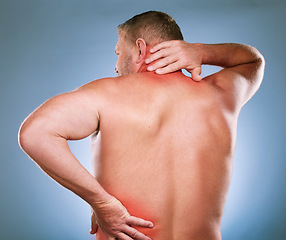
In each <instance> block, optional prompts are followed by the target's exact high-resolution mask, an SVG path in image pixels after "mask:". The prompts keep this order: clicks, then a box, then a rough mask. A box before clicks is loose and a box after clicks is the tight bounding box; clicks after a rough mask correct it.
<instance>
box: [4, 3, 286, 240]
mask: <svg viewBox="0 0 286 240" xmlns="http://www.w3.org/2000/svg"><path fill="white" fill-rule="evenodd" d="M147 10H161V11H165V12H167V13H169V14H170V15H171V16H173V17H174V18H175V20H176V21H177V22H178V24H179V25H180V26H181V29H182V31H183V34H184V37H185V39H186V40H187V41H189V42H203V43H220V42H240V43H245V44H249V45H252V46H255V47H256V48H258V49H259V50H260V51H261V52H262V54H263V55H264V56H265V59H266V71H265V77H264V81H263V83H262V86H261V88H260V90H259V91H258V92H257V94H256V95H255V97H254V98H252V99H251V100H250V101H249V103H248V104H247V105H246V106H245V107H244V109H243V111H242V112H241V115H240V117H239V124H238V135H237V145H236V153H235V159H234V170H233V178H232V183H231V186H230V190H229V195H228V198H227V203H226V207H225V214H224V218H223V223H222V236H223V239H224V240H239V239H241V240H256V239H259V240H284V239H286V205H285V202H286V187H285V182H286V174H285V169H286V161H285V160H286V159H285V155H286V146H285V142H286V141H285V140H286V138H285V134H286V127H285V123H286V121H285V120H286V119H285V116H286V111H285V103H286V101H285V100H286V94H285V92H286V81H285V74H284V70H285V56H286V47H285V43H286V31H285V30H286V27H285V22H286V14H285V12H286V1H282V0H281V1H277V0H200V1H195V0H173V1H165V0H158V1H155V0H145V1H127V0H121V1H116V0H105V1H99V0H98V1H96V0H82V1H79V0H0V57H1V58H0V81H1V84H0V107H1V118H0V121H1V124H0V128H1V134H2V137H1V138H0V148H1V149H0V161H1V162H0V163H1V165H0V239H3V240H16V239H24V240H34V239H35V240H46V239H47V240H48V239H49V240H50V239H59V240H66V239H69V240H82V239H95V237H94V236H90V235H89V224H90V210H89V206H88V205H87V204H86V203H85V202H83V201H82V200H81V199H80V198H79V197H77V196H76V195H74V194H72V193H71V192H69V191H68V190H66V189H64V188H63V187H61V186H60V185H58V184H56V183H55V182H54V181H53V180H51V179H50V178H49V177H47V175H46V174H44V173H43V172H42V171H40V169H39V168H38V167H37V166H36V164H35V163H34V162H32V161H31V160H29V158H28V157H27V156H26V155H25V154H24V153H23V152H22V151H21V149H20V148H19V146H18V142H17V132H18V129H19V127H20V124H21V122H22V121H23V120H24V119H25V117H26V116H27V115H28V114H29V113H30V112H32V111H33V110H34V109H35V108H36V107H37V106H39V105H40V104H41V103H43V102H44V101H45V100H47V99H48V98H51V97H52V96H55V95H57V94H60V93H63V92H67V91H70V90H73V89H75V88H76V87H78V86H80V85H82V84H84V83H86V82H89V81H92V80H94V79H98V78H102V77H108V76H111V77H112V76H116V74H115V72H114V68H115V63H116V55H115V54H114V47H115V44H116V41H117V33H116V26H117V25H118V24H119V23H122V22H124V21H125V20H127V19H128V18H130V17H132V16H133V15H135V14H138V13H141V12H144V11H147ZM203 70H204V72H203V76H205V75H206V74H209V73H210V72H212V71H213V70H216V69H215V68H213V67H204V68H203ZM70 146H71V149H72V151H73V153H74V154H75V155H76V156H77V157H78V159H79V160H80V161H81V163H82V164H83V165H84V166H85V167H86V168H87V169H90V149H89V139H85V140H82V141H79V142H72V143H70Z"/></svg>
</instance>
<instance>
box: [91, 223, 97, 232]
mask: <svg viewBox="0 0 286 240" xmlns="http://www.w3.org/2000/svg"><path fill="white" fill-rule="evenodd" d="M97 230H98V226H97V224H91V229H90V231H89V232H90V234H95V233H97Z"/></svg>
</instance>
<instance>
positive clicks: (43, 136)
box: [19, 83, 153, 240]
mask: <svg viewBox="0 0 286 240" xmlns="http://www.w3.org/2000/svg"><path fill="white" fill-rule="evenodd" d="M88 85H93V83H91V84H88ZM88 85H86V86H83V87H81V88H80V89H78V90H76V91H74V92H70V93H65V94H62V95H59V96H56V97H54V98H52V99H50V100H48V101H47V102H45V103H44V104H43V105H42V106H40V107H39V108H38V109H37V110H35V111H34V112H33V113H32V114H31V115H30V116H29V117H28V118H27V119H26V120H25V122H24V123H23V124H22V126H21V128H20V131H19V143H20V145H21V147H22V149H23V150H24V151H25V152H26V153H27V154H28V155H29V156H30V157H31V158H32V159H33V160H34V161H35V162H36V163H37V164H38V165H39V166H40V167H41V168H42V169H43V170H44V171H45V172H46V173H47V174H48V175H49V176H50V177H52V178H53V179H54V180H56V181H57V182H58V183H60V184H61V185H62V186H64V187H66V188H67V189H69V190H71V191H73V192H74V193H75V194H77V195H78V196H80V197H81V198H82V199H84V200H85V201H86V202H87V203H89V204H90V205H91V207H92V209H93V212H92V229H91V233H92V234H94V233H95V232H96V231H97V227H100V228H101V230H102V231H103V232H104V234H105V235H106V237H107V238H108V239H111V238H112V239H115V238H119V239H131V238H130V237H129V236H136V239H138V240H139V239H140V240H150V238H148V237H147V236H145V235H144V234H143V233H141V232H139V231H138V230H136V229H135V228H133V227H131V226H132V225H135V226H140V227H148V228H152V227H153V223H152V222H149V221H146V220H143V219H141V218H137V217H134V216H130V214H129V213H128V211H127V209H126V208H125V207H124V206H123V205H122V204H121V202H120V201H119V200H117V199H116V198H115V197H113V196H111V195H109V194H108V193H107V192H106V191H105V190H104V189H103V188H102V186H101V185H100V184H99V183H98V181H97V180H96V179H95V178H94V177H93V176H92V175H91V174H90V173H89V172H88V171H87V170H86V169H85V168H84V167H83V166H82V165H81V164H80V163H79V161H78V160H77V159H76V158H75V156H74V155H73V154H72V153H71V151H70V149H69V146H68V143H67V140H79V139H82V138H85V137H87V136H89V135H90V134H91V133H93V132H94V131H96V130H97V129H98V125H99V114H98V110H97V108H96V107H95V105H96V104H97V102H98V101H97V100H99V98H98V97H96V91H94V89H93V88H92V87H88ZM95 85H96V84H95Z"/></svg>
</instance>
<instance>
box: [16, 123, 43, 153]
mask: <svg viewBox="0 0 286 240" xmlns="http://www.w3.org/2000/svg"><path fill="white" fill-rule="evenodd" d="M40 129H41V128H40V126H39V124H38V123H37V121H34V120H33V121H31V120H30V119H29V117H28V118H27V119H26V120H25V121H24V122H23V123H22V125H21V127H20V129H19V132H18V143H19V145H20V147H21V148H22V150H23V151H24V152H25V153H27V154H28V155H29V156H31V154H32V153H33V152H35V151H36V149H37V148H38V143H39V138H38V136H39V134H40V131H41V130H40Z"/></svg>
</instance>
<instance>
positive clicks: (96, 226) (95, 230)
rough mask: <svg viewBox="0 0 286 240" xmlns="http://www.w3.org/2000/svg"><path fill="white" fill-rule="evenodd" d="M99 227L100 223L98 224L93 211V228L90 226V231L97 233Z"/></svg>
mask: <svg viewBox="0 0 286 240" xmlns="http://www.w3.org/2000/svg"><path fill="white" fill-rule="evenodd" d="M97 229H98V225H97V224H96V221H95V217H94V213H92V215H91V228H90V231H89V233H90V234H95V233H97Z"/></svg>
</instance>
